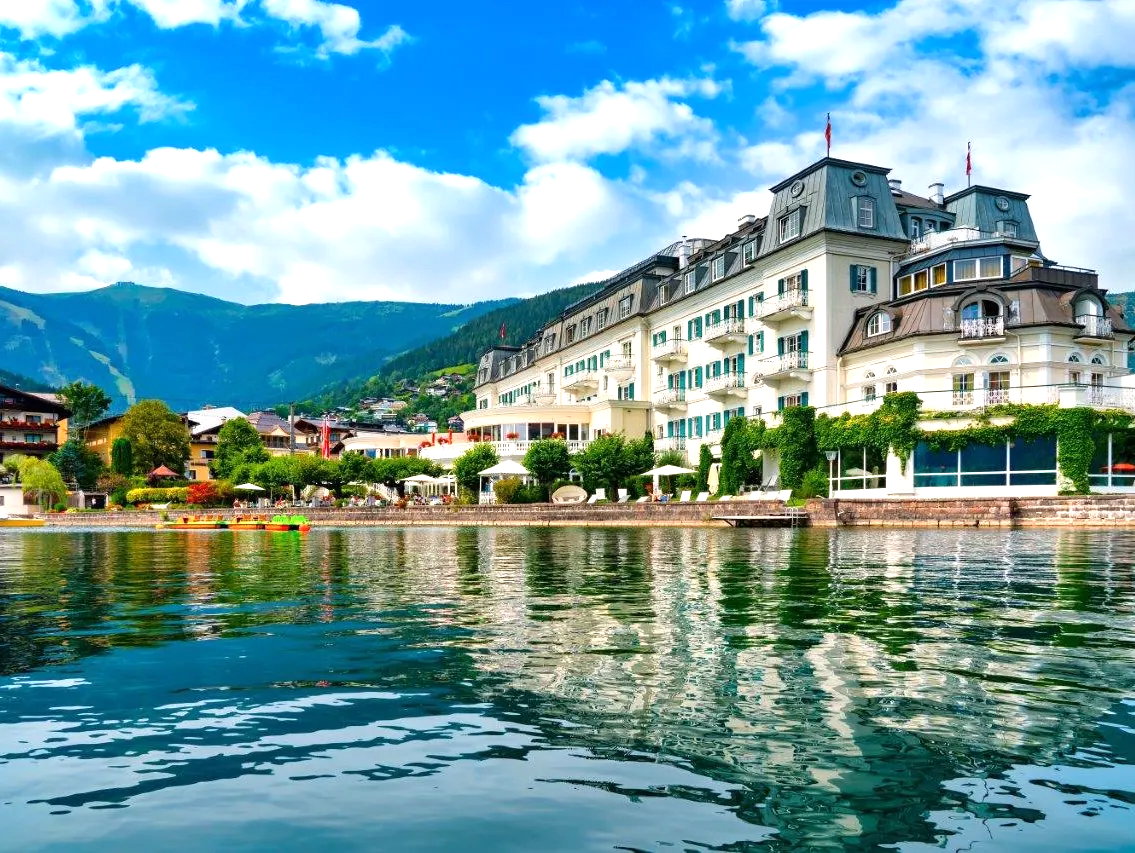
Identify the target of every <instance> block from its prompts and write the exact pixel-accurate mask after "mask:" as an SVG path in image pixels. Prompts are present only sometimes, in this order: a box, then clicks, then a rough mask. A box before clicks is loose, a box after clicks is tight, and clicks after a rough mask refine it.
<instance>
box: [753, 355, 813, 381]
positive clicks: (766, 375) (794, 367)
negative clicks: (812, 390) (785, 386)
mask: <svg viewBox="0 0 1135 853" xmlns="http://www.w3.org/2000/svg"><path fill="white" fill-rule="evenodd" d="M810 374H811V370H810V369H809V367H808V353H806V352H789V353H785V354H784V355H774V356H773V357H772V358H766V359H762V360H761V362H760V363H759V367H758V369H757V371H756V372H755V373H754V374H753V384H754V385H759V384H761V383H765V382H779V381H780V380H782V379H807V378H808V376H809V375H810Z"/></svg>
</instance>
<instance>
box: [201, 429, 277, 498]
mask: <svg viewBox="0 0 1135 853" xmlns="http://www.w3.org/2000/svg"><path fill="white" fill-rule="evenodd" d="M267 461H268V451H267V450H265V449H264V441H263V440H262V439H261V438H260V433H258V432H257V431H256V427H254V426H253V425H252V424H251V423H250V422H249V421H248V419H247V418H232V419H231V420H227V421H225V422H224V424H222V426H221V430H220V432H218V433H217V451H216V453H215V454H214V456H213V461H212V463H211V464H210V465H209V467H210V468H211V469H212V470H213V476H214V477H219V478H221V479H224V480H230V479H233V469H234V468H236V467H237V466H239V465H246V466H248V465H259V464H261V463H263V462H267ZM241 473H247V469H246V470H245V471H242V472H241ZM234 482H242V483H243V482H244V480H239V479H237V480H234Z"/></svg>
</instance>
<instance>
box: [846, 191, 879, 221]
mask: <svg viewBox="0 0 1135 853" xmlns="http://www.w3.org/2000/svg"><path fill="white" fill-rule="evenodd" d="M852 206H853V208H852V209H853V211H854V213H855V223H856V225H858V226H859V227H860V228H874V227H875V199H873V198H871V197H870V196H865V195H861V196H857V197H855V198H854V199H852Z"/></svg>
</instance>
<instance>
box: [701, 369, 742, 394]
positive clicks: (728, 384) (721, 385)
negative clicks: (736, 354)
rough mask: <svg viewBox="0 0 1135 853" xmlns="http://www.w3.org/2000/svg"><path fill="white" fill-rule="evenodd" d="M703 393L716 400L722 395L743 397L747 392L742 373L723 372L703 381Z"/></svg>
mask: <svg viewBox="0 0 1135 853" xmlns="http://www.w3.org/2000/svg"><path fill="white" fill-rule="evenodd" d="M704 387H705V393H706V394H708V395H709V396H710V397H713V398H714V399H716V400H720V399H722V398H724V397H730V396H737V397H743V396H745V395H746V394H748V393H749V389H748V386H746V384H745V374H743V373H723V374H721V375H720V376H711V377H709V378H708V379H707V380H706V381H705V386H704Z"/></svg>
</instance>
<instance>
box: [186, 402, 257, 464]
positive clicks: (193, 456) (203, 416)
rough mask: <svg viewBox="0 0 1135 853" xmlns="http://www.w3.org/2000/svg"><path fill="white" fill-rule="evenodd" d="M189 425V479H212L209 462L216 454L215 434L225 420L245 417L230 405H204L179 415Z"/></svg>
mask: <svg viewBox="0 0 1135 853" xmlns="http://www.w3.org/2000/svg"><path fill="white" fill-rule="evenodd" d="M181 417H182V419H183V420H184V421H185V424H186V426H187V427H189V466H188V467H189V470H188V471H187V472H186V476H187V477H188V478H189V479H190V480H196V481H204V480H211V479H213V474H212V472H211V471H210V470H209V463H210V462H211V461H212V460H213V457H214V456H215V455H216V448H217V435H218V433H220V431H221V427H222V426H224V425H225V421H229V420H232V419H233V418H243V417H246V416H245V414H244V412H242V411H240V409H234V408H233V407H232V406H219V407H218V406H206V407H205V408H203V409H197V410H196V411H192V412H186V413H185V414H184V415H182V416H181Z"/></svg>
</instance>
